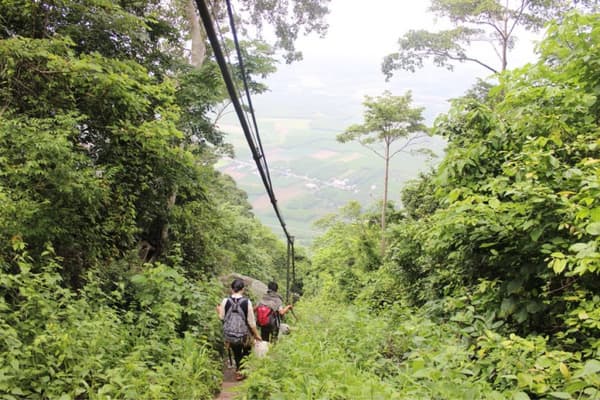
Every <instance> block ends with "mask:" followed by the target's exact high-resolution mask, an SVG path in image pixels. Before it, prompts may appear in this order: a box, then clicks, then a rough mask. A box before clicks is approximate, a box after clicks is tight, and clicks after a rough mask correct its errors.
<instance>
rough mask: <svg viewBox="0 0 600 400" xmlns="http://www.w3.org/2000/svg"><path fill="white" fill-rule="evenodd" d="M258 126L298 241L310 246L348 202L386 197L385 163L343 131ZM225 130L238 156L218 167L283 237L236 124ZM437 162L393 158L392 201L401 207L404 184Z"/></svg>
mask: <svg viewBox="0 0 600 400" xmlns="http://www.w3.org/2000/svg"><path fill="white" fill-rule="evenodd" d="M323 119H324V118H323ZM228 122H229V121H228ZM258 122H259V129H260V135H261V138H262V142H263V148H264V149H265V152H266V154H267V161H268V163H269V167H270V170H271V179H272V181H273V185H274V187H275V194H276V196H277V199H278V205H279V207H280V209H281V211H282V213H283V216H284V218H285V220H286V223H287V225H288V226H289V227H290V230H291V232H292V234H293V235H295V236H296V238H297V241H298V243H300V244H302V245H310V243H311V242H312V239H313V238H314V236H315V235H316V234H318V231H317V230H316V228H315V227H314V226H313V223H314V222H315V221H316V220H318V219H319V218H321V217H323V216H324V215H327V214H330V213H334V212H336V211H337V210H338V208H339V207H340V206H343V205H344V204H346V203H347V202H349V201H351V200H356V201H358V202H360V203H361V204H362V205H364V206H365V207H367V206H369V205H372V204H373V203H374V201H378V200H380V199H381V197H382V181H383V161H382V160H381V159H379V158H378V157H377V156H376V155H375V154H373V153H372V152H370V151H369V150H368V149H365V148H363V147H362V146H360V145H359V144H356V143H346V144H341V143H338V142H337V141H336V140H335V136H336V134H337V133H339V132H340V131H341V130H340V131H338V130H336V129H332V128H329V127H328V125H329V126H331V125H333V124H331V123H328V121H324V120H318V119H308V118H307V119H299V118H296V119H292V118H289V119H284V118H263V119H260V120H259V121H258ZM336 125H337V126H342V123H341V122H338V123H337V124H336ZM221 128H222V129H224V130H225V131H226V132H227V133H228V136H227V140H228V141H229V142H230V143H232V144H233V145H234V147H235V158H234V159H230V158H226V159H222V160H221V161H220V162H219V163H218V164H217V168H218V169H219V170H221V171H222V172H224V173H226V174H228V175H230V176H231V177H233V178H234V179H235V181H236V182H237V183H238V185H239V187H240V188H241V189H243V190H244V191H246V192H247V193H248V198H249V201H250V203H251V204H252V206H253V209H254V212H255V214H256V215H257V216H258V217H259V218H260V220H261V222H262V223H263V224H265V225H267V226H269V227H271V228H272V229H273V231H274V232H275V233H276V234H278V235H279V234H280V233H281V232H280V228H279V224H278V222H277V219H276V216H275V214H274V212H273V208H272V206H271V204H270V202H269V199H268V197H267V196H266V194H265V191H264V187H263V185H262V182H261V180H260V178H259V176H258V174H257V172H256V169H255V165H254V161H253V160H252V157H251V155H250V150H249V149H248V145H247V143H246V141H245V138H244V136H243V134H242V132H241V131H240V129H239V128H238V127H237V126H236V125H235V124H234V123H233V122H232V123H227V122H226V123H223V124H222V125H221ZM426 147H428V148H431V149H432V150H433V151H434V152H435V153H436V154H438V155H440V156H441V155H442V152H443V141H442V140H441V139H439V138H431V139H429V141H428V143H427V145H426ZM438 160H439V157H438V158H436V159H432V160H428V159H427V158H426V157H425V156H422V155H410V154H399V155H398V156H397V157H396V158H394V159H393V160H392V167H391V171H392V173H391V175H390V200H391V201H394V202H395V203H397V204H398V203H399V201H400V196H399V194H400V189H401V187H402V185H403V184H404V183H405V182H406V181H408V180H410V179H413V178H415V177H416V176H417V175H418V173H419V171H424V170H427V169H428V168H429V165H432V164H435V163H436V162H437V161H438Z"/></svg>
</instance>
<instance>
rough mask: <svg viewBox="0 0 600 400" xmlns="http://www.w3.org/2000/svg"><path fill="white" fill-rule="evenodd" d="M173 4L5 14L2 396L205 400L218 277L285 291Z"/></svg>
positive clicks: (281, 254)
mask: <svg viewBox="0 0 600 400" xmlns="http://www.w3.org/2000/svg"><path fill="white" fill-rule="evenodd" d="M179 3H180V2H172V3H167V2H164V1H150V2H147V1H143V2H139V1H118V2H112V1H103V0H86V1H83V2H81V1H73V2H71V1H63V2H53V1H50V2H45V1H40V2H30V1H24V2H14V1H0V204H1V206H0V354H1V356H0V397H1V398H3V399H25V398H27V399H58V398H60V399H75V398H77V399H84V398H95V399H108V398H120V399H123V398H129V399H140V398H144V399H151V398H156V399H164V398H180V399H184V398H186V399H192V398H194V399H202V398H204V399H209V398H212V395H213V393H214V392H215V391H217V390H218V387H219V385H220V380H221V371H220V363H219V361H220V355H219V350H220V348H221V347H222V343H221V340H220V339H219V337H220V329H219V328H220V324H219V323H218V321H217V318H216V314H215V311H214V306H215V305H216V304H217V303H218V301H219V299H220V296H222V285H221V283H220V282H219V281H218V280H216V277H217V276H218V275H220V274H224V273H227V272H230V271H236V272H239V273H246V274H252V275H253V276H255V277H257V278H260V279H263V280H267V279H271V278H273V277H275V278H279V274H280V273H281V266H282V265H284V263H285V259H286V249H285V246H284V245H283V244H282V243H281V242H280V241H279V240H278V239H277V238H276V237H275V236H274V234H273V233H271V232H270V230H268V229H266V228H265V227H263V226H262V225H261V224H260V223H259V222H258V220H257V219H255V218H254V216H253V215H252V213H251V211H250V205H249V204H248V202H247V200H246V194H245V193H243V192H241V191H240V190H238V189H237V188H236V186H235V183H234V182H233V181H232V179H231V178H229V177H227V176H223V175H221V174H220V173H218V172H217V171H215V169H214V168H213V164H214V162H215V161H216V159H217V157H218V154H219V153H220V152H223V151H227V150H228V149H227V145H226V144H225V143H224V140H223V133H222V132H220V131H219V130H218V129H217V128H216V126H215V124H214V121H212V120H211V119H210V118H209V115H210V112H211V111H212V110H214V109H215V108H216V107H217V106H218V105H219V104H220V103H222V102H223V101H224V100H225V91H224V88H223V85H222V81H221V78H220V74H219V72H218V69H217V68H216V65H215V64H214V62H213V61H211V60H210V59H209V58H208V59H207V60H205V62H204V63H203V64H202V65H201V66H196V67H193V66H191V65H190V64H189V62H188V60H187V57H186V56H185V41H186V39H187V35H186V33H185V32H186V31H187V27H186V24H185V19H184V18H183V10H182V9H181V10H180V9H178V8H177V6H178V5H181V4H179ZM307 3H308V2H307ZM284 11H285V10H283V11H281V10H280V13H281V12H284ZM305 11H306V10H305ZM254 12H257V10H256V9H255V10H254ZM296 12H297V13H299V14H300V13H301V11H298V10H296ZM302 12H304V11H302ZM254 17H255V18H257V20H259V19H260V15H259V14H256V15H255V16H254ZM280 22H281V23H285V21H283V20H282V21H280ZM311 23H312V24H318V19H313V20H311ZM293 33H295V34H296V35H297V33H298V31H297V30H296V31H294V32H292V33H290V34H293ZM286 49H287V50H290V51H291V50H293V43H292V42H289V41H288V42H287V47H286ZM263 51H272V49H271V48H268V49H266V50H265V49H263ZM252 54H253V55H257V53H256V52H254V53H252ZM259 55H260V54H259ZM265 69H267V70H268V68H266V67H265V68H260V66H255V71H256V73H257V74H260V73H263V72H264V70H265ZM199 139H203V140H199ZM205 143H208V144H210V145H211V147H209V146H208V145H207V144H205Z"/></svg>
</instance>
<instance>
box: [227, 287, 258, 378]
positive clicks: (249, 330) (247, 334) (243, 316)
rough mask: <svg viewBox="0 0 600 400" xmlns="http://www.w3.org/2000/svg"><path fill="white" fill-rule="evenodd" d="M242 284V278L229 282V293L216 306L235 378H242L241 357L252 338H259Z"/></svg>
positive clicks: (249, 346)
mask: <svg viewBox="0 0 600 400" xmlns="http://www.w3.org/2000/svg"><path fill="white" fill-rule="evenodd" d="M244 286H245V285H244V281H243V280H242V279H235V280H234V281H233V282H232V283H231V295H230V296H228V297H226V298H224V299H223V301H222V302H221V304H219V305H218V306H217V313H218V315H219V319H221V320H222V321H223V337H224V339H225V345H226V346H229V348H230V349H231V351H232V352H233V358H234V360H235V371H236V379H237V380H241V379H244V376H243V375H242V373H241V372H240V367H241V362H242V359H243V358H244V357H245V356H247V355H248V354H250V351H251V350H252V344H253V340H252V338H254V339H255V340H261V337H260V335H259V334H258V330H257V329H256V320H255V317H254V310H253V308H252V302H251V301H250V299H249V298H247V297H245V296H244Z"/></svg>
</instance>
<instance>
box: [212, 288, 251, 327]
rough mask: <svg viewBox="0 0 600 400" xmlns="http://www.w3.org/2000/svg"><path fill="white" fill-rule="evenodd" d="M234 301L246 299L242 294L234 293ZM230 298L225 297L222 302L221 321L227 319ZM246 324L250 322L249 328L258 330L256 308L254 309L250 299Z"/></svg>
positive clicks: (220, 309) (220, 308)
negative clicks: (226, 310) (227, 306)
mask: <svg viewBox="0 0 600 400" xmlns="http://www.w3.org/2000/svg"><path fill="white" fill-rule="evenodd" d="M231 297H232V298H234V299H240V298H242V297H244V296H243V295H242V294H241V293H233V294H232V295H231ZM228 299H229V297H225V298H224V299H223V301H222V302H221V307H219V319H221V320H223V318H225V305H226V304H227V300H228ZM246 322H248V326H250V327H251V328H256V318H255V317H254V307H252V302H251V301H250V299H248V313H247V314H246Z"/></svg>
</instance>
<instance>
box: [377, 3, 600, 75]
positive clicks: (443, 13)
mask: <svg viewBox="0 0 600 400" xmlns="http://www.w3.org/2000/svg"><path fill="white" fill-rule="evenodd" d="M578 3H579V4H578ZM596 7H597V6H596V5H595V4H594V3H593V2H588V1H582V2H574V4H573V2H570V1H563V0H549V1H517V2H502V1H497V0H486V1H473V0H434V1H432V2H431V7H430V11H431V12H432V13H434V14H435V15H436V16H437V17H441V18H444V19H447V20H449V22H450V23H451V24H452V25H453V26H455V27H454V28H452V29H447V30H442V31H439V32H429V31H427V30H423V29H421V30H410V31H408V32H407V33H406V34H405V35H404V36H402V37H401V38H400V39H399V40H398V45H399V46H398V51H397V52H395V53H392V54H389V55H387V56H386V57H385V58H384V61H383V64H382V71H383V73H384V74H385V75H386V77H387V78H388V79H389V78H391V76H392V75H393V73H394V71H396V70H398V69H401V70H406V71H412V72H414V71H415V70H416V69H417V68H422V67H423V65H424V63H423V62H424V60H427V59H431V60H432V61H433V63H434V65H436V66H438V67H445V68H447V69H449V70H452V69H453V67H454V66H453V64H455V63H456V62H473V63H476V64H478V65H480V66H482V67H484V68H486V69H487V70H488V71H491V72H493V73H496V72H500V71H504V70H506V68H507V65H508V53H509V51H510V50H511V49H512V48H513V47H514V44H515V42H516V40H517V37H516V34H515V32H516V30H515V28H516V27H521V28H523V29H525V30H528V31H533V32H536V31H538V30H540V29H541V28H542V27H543V26H544V25H545V24H546V23H548V22H549V21H552V20H553V19H560V18H561V17H562V15H563V14H564V13H565V12H567V11H568V10H572V9H579V10H581V11H585V10H590V11H593V10H595V8H596ZM482 37H486V41H488V42H489V43H490V44H491V45H492V46H493V47H494V50H495V52H496V54H497V55H498V58H499V62H500V64H499V65H498V66H496V65H493V64H490V63H488V62H486V61H485V60H484V59H482V58H479V57H477V56H476V55H475V54H474V53H473V54H471V52H470V51H469V46H470V44H471V42H474V41H478V40H481V38H482Z"/></svg>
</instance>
